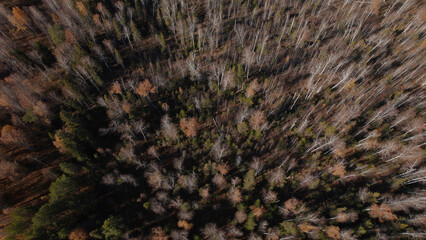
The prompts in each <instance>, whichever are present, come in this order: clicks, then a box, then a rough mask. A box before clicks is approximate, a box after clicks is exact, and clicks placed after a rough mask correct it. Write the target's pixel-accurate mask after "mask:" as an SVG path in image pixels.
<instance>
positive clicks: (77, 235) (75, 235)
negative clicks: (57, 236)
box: [68, 227, 90, 240]
mask: <svg viewBox="0 0 426 240" xmlns="http://www.w3.org/2000/svg"><path fill="white" fill-rule="evenodd" d="M89 238H90V237H89V234H88V233H87V232H86V230H84V228H82V227H78V228H76V229H74V230H72V231H71V233H70V235H69V237H68V239H69V240H86V239H89Z"/></svg>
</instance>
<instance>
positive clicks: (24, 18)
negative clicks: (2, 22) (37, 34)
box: [8, 7, 30, 32]
mask: <svg viewBox="0 0 426 240" xmlns="http://www.w3.org/2000/svg"><path fill="white" fill-rule="evenodd" d="M12 14H13V16H12V15H9V16H8V18H9V21H10V23H12V24H13V25H14V26H15V27H16V31H17V32H19V31H25V30H27V27H26V25H28V22H29V20H30V18H29V17H28V15H27V14H26V13H25V12H24V11H23V10H22V9H20V8H19V7H13V8H12Z"/></svg>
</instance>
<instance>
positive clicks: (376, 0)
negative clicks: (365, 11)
mask: <svg viewBox="0 0 426 240" xmlns="http://www.w3.org/2000/svg"><path fill="white" fill-rule="evenodd" d="M381 3H382V0H373V1H371V3H370V7H371V10H372V11H373V12H374V13H375V14H376V15H379V11H380V4H381Z"/></svg>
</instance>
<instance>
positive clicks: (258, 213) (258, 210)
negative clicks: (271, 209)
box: [250, 205, 266, 219]
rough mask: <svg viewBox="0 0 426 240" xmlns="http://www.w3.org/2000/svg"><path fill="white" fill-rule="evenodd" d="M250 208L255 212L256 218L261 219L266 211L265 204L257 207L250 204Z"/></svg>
mask: <svg viewBox="0 0 426 240" xmlns="http://www.w3.org/2000/svg"><path fill="white" fill-rule="evenodd" d="M250 210H251V211H252V212H253V214H254V216H255V217H256V219H259V218H260V217H261V216H262V215H263V213H264V212H265V211H266V210H265V208H264V207H263V206H261V207H256V206H254V205H252V206H250Z"/></svg>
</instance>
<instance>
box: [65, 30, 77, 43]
mask: <svg viewBox="0 0 426 240" xmlns="http://www.w3.org/2000/svg"><path fill="white" fill-rule="evenodd" d="M65 40H66V41H67V43H70V44H74V43H75V42H76V40H75V36H74V34H73V33H72V32H71V30H70V29H69V28H66V29H65Z"/></svg>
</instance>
